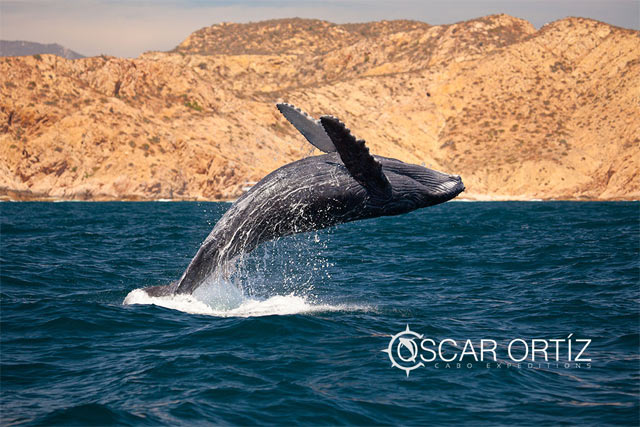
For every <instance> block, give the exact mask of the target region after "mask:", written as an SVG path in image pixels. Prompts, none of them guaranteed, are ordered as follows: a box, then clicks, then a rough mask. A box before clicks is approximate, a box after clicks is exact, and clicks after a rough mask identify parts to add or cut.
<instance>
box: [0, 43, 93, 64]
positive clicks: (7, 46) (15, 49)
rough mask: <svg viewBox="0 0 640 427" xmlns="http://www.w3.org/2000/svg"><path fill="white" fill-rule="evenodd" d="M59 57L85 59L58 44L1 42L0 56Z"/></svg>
mask: <svg viewBox="0 0 640 427" xmlns="http://www.w3.org/2000/svg"><path fill="white" fill-rule="evenodd" d="M42 54H50V55H58V56H61V57H63V58H67V59H80V58H84V56H83V55H80V54H79V53H77V52H74V51H72V50H71V49H67V48H66V47H64V46H61V45H59V44H57V43H51V44H42V43H35V42H27V41H24V40H0V56H27V55H42Z"/></svg>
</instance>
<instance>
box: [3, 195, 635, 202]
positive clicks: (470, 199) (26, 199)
mask: <svg viewBox="0 0 640 427" xmlns="http://www.w3.org/2000/svg"><path fill="white" fill-rule="evenodd" d="M236 200H237V198H236V199H202V198H196V197H191V198H182V199H163V198H159V199H152V198H141V197H131V198H128V197H125V198H107V197H105V198H87V199H62V198H57V197H23V198H11V197H6V196H0V203H2V202H6V203H21V202H42V203H72V202H73V203H81V202H87V203H112V202H123V203H134V202H138V203H178V202H207V203H233V202H235V201H236ZM639 201H640V199H635V198H631V197H629V198H607V199H598V198H586V197H576V198H552V197H550V198H537V197H533V198H526V197H519V196H512V197H509V196H493V195H487V196H484V197H482V196H478V197H475V196H474V197H463V198H455V199H452V200H449V202H458V203H470V202H530V203H535V202H639Z"/></svg>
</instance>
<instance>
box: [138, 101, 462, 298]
mask: <svg viewBox="0 0 640 427" xmlns="http://www.w3.org/2000/svg"><path fill="white" fill-rule="evenodd" d="M278 108H279V109H280V111H281V112H282V113H283V114H284V115H285V117H286V118H287V119H288V120H289V121H290V122H291V123H292V124H293V125H294V126H295V127H296V128H297V129H298V130H300V132H301V133H302V134H303V135H304V136H305V137H306V138H307V140H309V142H311V143H312V144H313V145H315V146H316V147H318V148H319V149H321V150H322V151H325V152H327V154H323V155H319V156H311V157H307V158H304V159H301V160H298V161H295V162H292V163H289V164H287V165H284V166H282V167H281V168H279V169H277V170H275V171H273V172H271V173H270V174H268V175H267V176H265V177H264V178H263V179H262V180H260V181H259V182H258V183H257V184H256V185H254V186H253V187H252V188H251V189H250V190H249V191H248V192H246V193H245V194H244V195H242V196H241V197H240V198H239V199H238V200H236V202H234V203H233V204H232V205H231V207H230V208H229V210H228V211H227V212H226V213H225V214H224V215H223V216H222V218H220V220H219V221H218V222H217V223H216V225H215V226H214V228H213V230H212V231H211V233H210V234H209V235H208V236H207V238H206V239H205V240H204V242H203V243H202V245H201V246H200V248H199V249H198V252H197V253H196V255H195V256H194V258H193V259H192V260H191V262H190V263H189V266H188V267H187V269H186V270H185V272H184V273H183V274H182V276H181V277H180V279H179V280H177V281H175V282H173V283H171V284H170V285H161V286H152V287H148V288H145V289H144V291H145V292H146V293H147V294H148V295H150V296H164V295H172V294H191V293H192V292H193V291H194V290H196V289H197V288H198V287H199V286H200V285H202V284H203V283H204V282H205V280H206V279H207V278H208V277H209V276H210V275H212V274H213V273H220V274H225V272H226V268H227V267H228V266H229V265H231V264H230V262H231V261H232V260H233V259H234V258H235V257H237V256H238V255H240V254H242V253H248V252H250V251H252V250H253V249H255V248H256V247H257V246H258V245H260V244H261V243H263V242H266V241H269V240H273V239H276V238H279V237H282V236H287V235H292V234H295V233H302V232H307V231H313V230H319V229H322V228H326V227H330V226H333V225H336V224H341V223H345V222H350V221H356V220H360V219H367V218H375V217H379V216H388V215H399V214H403V213H407V212H411V211H413V210H416V209H420V208H424V207H427V206H433V205H437V204H439V203H443V202H446V201H448V200H451V199H452V198H454V197H456V196H457V195H458V194H460V193H461V192H462V191H464V184H463V183H462V180H461V178H460V176H458V175H449V174H446V173H442V172H438V171H435V170H432V169H428V168H425V167H422V166H418V165H414V164H408V163H404V162H401V161H400V160H396V159H391V158H386V157H381V156H375V155H371V154H370V153H369V150H368V148H367V147H366V145H365V142H364V141H363V140H358V139H356V138H355V137H354V136H353V135H352V134H351V132H350V131H349V129H347V128H346V127H345V125H344V124H343V123H342V122H340V121H339V120H338V119H337V118H335V117H332V116H322V117H321V118H320V120H315V119H313V118H312V117H310V116H308V115H307V114H306V113H304V112H302V111H301V110H299V109H297V108H295V107H293V106H292V105H290V104H278Z"/></svg>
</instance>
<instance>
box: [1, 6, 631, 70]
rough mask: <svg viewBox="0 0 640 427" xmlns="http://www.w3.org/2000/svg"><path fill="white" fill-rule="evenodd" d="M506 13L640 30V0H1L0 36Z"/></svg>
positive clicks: (81, 48) (64, 37) (147, 37)
mask: <svg viewBox="0 0 640 427" xmlns="http://www.w3.org/2000/svg"><path fill="white" fill-rule="evenodd" d="M495 13H506V14H509V15H512V16H516V17H518V18H523V19H526V20H528V21H529V22H531V23H532V24H533V25H534V26H535V27H536V28H540V27H541V26H542V25H544V24H545V23H547V22H552V21H555V20H558V19H562V18H564V17H567V16H581V17H585V18H592V19H597V20H599V21H604V22H607V23H609V24H612V25H617V26H620V27H624V28H632V29H635V30H638V29H640V0H510V1H509V0H422V1H419V0H395V1H393V0H392V1H382V0H327V1H323V0H296V1H293V0H284V1H274V0H238V1H232V0H184V1H178V0H0V39H2V40H27V41H33V42H39V43H59V44H61V45H63V46H65V47H67V48H69V49H72V50H74V51H76V52H78V53H81V54H83V55H87V56H95V55H100V54H106V55H113V56H121V57H136V56H138V55H140V54H141V53H143V52H146V51H150V50H170V49H172V48H174V47H175V46H176V45H178V44H180V42H182V40H184V39H185V38H186V37H187V36H188V35H189V34H191V33H192V32H194V31H196V30H198V29H200V28H202V27H207V26H210V25H213V24H217V23H220V22H251V21H261V20H265V19H275V18H290V17H300V18H316V19H324V20H327V21H331V22H335V23H346V22H367V21H378V20H382V19H414V20H418V21H424V22H427V23H429V24H432V25H440V24H451V23H454V22H459V21H464V20H468V19H472V18H477V17H480V16H486V15H491V14H495Z"/></svg>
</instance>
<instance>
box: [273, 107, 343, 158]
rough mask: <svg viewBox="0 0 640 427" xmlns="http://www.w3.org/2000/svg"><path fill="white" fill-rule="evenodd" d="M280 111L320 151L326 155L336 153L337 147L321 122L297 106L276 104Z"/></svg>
mask: <svg viewBox="0 0 640 427" xmlns="http://www.w3.org/2000/svg"><path fill="white" fill-rule="evenodd" d="M276 106H277V107H278V110H280V112H281V113H282V115H283V116H284V117H285V118H286V119H287V120H288V121H289V123H291V124H292V125H293V126H294V127H295V128H296V129H298V131H299V132H300V133H301V134H302V135H303V136H304V137H305V138H306V139H307V141H309V142H310V143H311V144H313V146H315V147H316V148H317V149H318V150H320V151H324V152H325V153H332V152H334V151H336V147H335V146H334V145H333V142H331V139H330V138H329V136H328V135H327V133H326V132H325V131H324V128H323V127H322V124H321V123H320V120H316V119H314V118H313V117H311V116H310V115H308V114H307V113H305V112H304V111H302V110H301V109H299V108H297V107H296V106H295V105H292V104H287V103H279V104H276Z"/></svg>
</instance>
